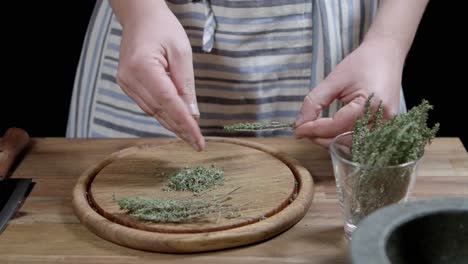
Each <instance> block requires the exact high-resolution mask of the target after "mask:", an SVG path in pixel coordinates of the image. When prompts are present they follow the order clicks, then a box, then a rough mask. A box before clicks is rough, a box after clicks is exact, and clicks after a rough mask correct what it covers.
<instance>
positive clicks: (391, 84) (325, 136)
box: [294, 39, 404, 146]
mask: <svg viewBox="0 0 468 264" xmlns="http://www.w3.org/2000/svg"><path fill="white" fill-rule="evenodd" d="M403 62H404V55H403V53H402V52H400V51H399V50H398V48H397V46H396V45H393V43H392V41H385V40H383V39H370V40H368V41H365V42H363V43H362V44H361V46H359V47H358V48H357V49H356V50H355V51H353V52H352V53H351V54H349V55H348V56H347V57H346V58H345V59H344V60H343V61H342V62H341V63H340V64H338V65H337V66H336V68H335V69H334V70H333V71H332V72H331V73H330V74H329V75H328V76H327V78H326V79H325V80H323V81H322V82H321V83H319V84H318V85H317V86H316V87H315V88H314V89H313V90H312V91H311V92H310V93H309V94H308V95H307V96H306V97H305V99H304V102H303V104H302V107H301V110H300V113H299V115H298V117H297V119H296V122H295V126H296V129H295V132H294V133H295V136H296V137H297V138H303V137H306V138H309V139H311V140H312V141H314V142H315V143H318V144H320V145H323V146H328V145H329V144H330V142H331V140H332V139H333V138H334V137H335V136H337V135H339V134H341V133H343V132H346V131H350V130H352V128H353V125H354V123H355V121H356V119H358V118H359V117H360V116H361V115H362V113H363V110H364V104H365V102H366V100H367V97H368V96H369V95H370V94H372V93H373V94H374V98H373V100H372V102H371V111H372V112H375V111H376V110H377V108H378V104H379V101H380V100H382V106H383V118H384V119H390V118H391V117H392V116H394V115H395V114H397V112H398V109H399V102H400V85H401V75H402V70H403ZM334 99H339V100H341V101H342V102H343V104H344V106H343V107H342V108H341V109H340V110H339V111H338V112H336V114H335V115H334V116H333V117H324V118H318V117H319V114H320V111H321V110H322V109H323V108H325V107H326V106H328V105H329V104H330V103H331V102H332V101H333V100H334Z"/></svg>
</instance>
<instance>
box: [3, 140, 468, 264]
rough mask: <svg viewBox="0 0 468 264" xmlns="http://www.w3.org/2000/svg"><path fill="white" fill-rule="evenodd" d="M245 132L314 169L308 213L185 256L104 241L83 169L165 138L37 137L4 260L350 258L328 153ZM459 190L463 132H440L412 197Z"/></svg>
mask: <svg viewBox="0 0 468 264" xmlns="http://www.w3.org/2000/svg"><path fill="white" fill-rule="evenodd" d="M243 139H244V140H252V141H255V142H259V143H264V144H267V145H269V146H275V147H276V148H277V149H279V150H281V151H283V152H285V153H286V154H288V155H289V156H290V157H292V158H295V159H297V160H298V161H299V162H300V163H301V164H302V165H304V166H305V167H306V168H307V169H308V170H309V171H310V172H311V174H312V175H313V178H314V181H315V195H314V199H313V203H312V206H311V207H310V209H309V212H308V213H307V215H306V216H305V217H304V218H303V219H302V220H301V221H300V222H299V223H297V224H296V225H295V226H294V227H292V228H291V229H289V230H288V231H286V232H284V233H282V234H280V235H279V236H276V237H274V238H273V239H270V240H267V241H265V242H262V243H258V244H255V245H250V246H245V247H241V248H236V249H228V250H223V251H216V252H209V253H197V254H180V255H174V254H158V253H152V252H145V251H138V250H133V249H129V248H125V247H122V246H118V245H116V244H113V243H111V242H108V241H106V240H103V239H101V238H99V237H97V236H96V235H94V234H93V233H92V232H90V231H88V230H87V229H86V228H85V227H84V226H82V225H81V224H80V222H79V221H78V219H77V218H76V216H75V214H74V213H73V209H72V206H71V199H72V198H71V195H72V188H73V187H74V185H75V182H76V180H77V178H78V176H79V175H80V174H81V173H83V172H84V170H85V169H86V168H88V167H89V166H91V165H93V164H95V163H96V162H98V161H99V160H101V159H102V158H104V157H105V156H106V155H108V154H110V153H112V152H115V151H117V150H120V149H122V148H126V147H130V146H132V145H134V144H137V143H147V142H148V143H149V142H150V143H164V142H166V139H63V138H36V139H34V144H33V146H32V147H31V149H30V150H29V151H28V152H27V153H26V155H25V157H24V158H23V160H22V162H21V163H20V164H19V165H18V167H17V168H16V170H15V172H14V174H13V176H12V177H15V178H33V180H34V181H35V182H36V186H35V187H34V189H33V191H32V193H31V194H30V196H29V197H28V199H27V201H26V202H25V204H24V205H23V206H22V208H21V210H20V211H19V213H18V214H17V216H16V218H14V219H13V220H11V221H10V223H9V225H8V226H7V228H6V230H5V231H4V232H3V233H2V234H0V263H112V264H115V263H160V262H162V263H167V262H171V263H172V262H176V263H243V264H246V263H259V262H265V263H348V260H347V246H348V244H347V242H346V240H345V239H344V237H343V234H344V232H343V223H342V217H341V214H340V211H339V208H338V199H337V193H336V190H335V181H334V177H333V173H332V167H331V161H330V156H329V154H328V152H327V151H326V150H324V149H323V148H321V147H319V146H317V145H314V144H312V143H310V142H309V141H306V140H295V139H292V138H243ZM310 153H315V154H314V155H310ZM311 156H313V157H311ZM456 196H465V197H466V196H468V154H467V151H466V150H465V149H464V147H463V145H462V143H461V142H460V140H459V139H458V138H437V139H436V140H435V141H434V142H433V143H432V144H431V145H430V146H428V148H427V150H426V155H425V158H424V160H423V162H422V164H421V167H420V171H419V175H418V178H417V180H416V185H415V189H414V192H413V195H412V199H430V198H435V197H456Z"/></svg>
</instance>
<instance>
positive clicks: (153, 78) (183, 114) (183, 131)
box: [117, 59, 205, 151]
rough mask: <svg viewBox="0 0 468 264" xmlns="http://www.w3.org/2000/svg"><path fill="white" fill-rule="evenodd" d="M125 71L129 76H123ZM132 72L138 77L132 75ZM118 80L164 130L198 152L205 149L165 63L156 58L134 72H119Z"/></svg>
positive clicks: (141, 65) (136, 68)
mask: <svg viewBox="0 0 468 264" xmlns="http://www.w3.org/2000/svg"><path fill="white" fill-rule="evenodd" d="M121 72H123V73H125V74H120V73H121ZM129 72H133V73H134V74H132V75H130V74H128V73H129ZM117 80H118V83H119V86H120V87H121V88H122V89H123V91H124V92H125V93H126V94H127V95H128V96H130V97H131V98H132V99H133V100H134V101H135V102H136V103H137V104H138V106H139V107H140V108H141V109H142V110H143V111H145V112H146V113H147V114H148V115H150V116H153V117H155V118H156V119H157V120H158V121H159V123H160V124H161V125H162V126H163V127H165V128H166V129H168V130H170V131H173V132H174V133H175V134H176V135H177V136H178V137H180V138H181V139H183V140H184V141H186V142H187V143H189V144H190V145H191V146H192V147H193V148H194V149H195V150H197V151H201V150H203V149H204V148H205V141H204V138H203V136H202V135H201V132H200V128H199V126H198V124H197V122H196V121H195V119H194V118H193V117H192V116H191V115H190V113H189V110H188V108H187V107H186V106H185V103H184V101H183V100H182V99H181V98H180V97H179V95H178V93H177V90H176V88H175V87H174V84H173V83H172V80H171V79H170V78H169V77H168V76H167V74H166V71H165V69H164V66H163V63H162V62H160V61H159V60H157V59H156V60H152V61H151V62H146V64H139V66H138V67H136V66H135V67H132V70H131V71H129V70H125V71H123V70H122V71H120V70H119V74H118V78H117Z"/></svg>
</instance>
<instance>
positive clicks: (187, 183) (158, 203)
mask: <svg viewBox="0 0 468 264" xmlns="http://www.w3.org/2000/svg"><path fill="white" fill-rule="evenodd" d="M223 184H224V171H223V170H222V169H219V168H215V167H214V165H212V166H211V167H208V168H205V167H203V166H195V167H185V168H184V169H182V170H180V171H177V172H176V173H174V174H173V175H172V176H170V177H169V182H168V183H167V187H168V188H169V189H170V190H173V191H190V192H192V193H193V194H194V195H199V194H200V193H202V192H203V191H207V190H211V189H213V188H214V187H216V186H219V185H223ZM230 193H232V192H230ZM230 193H228V194H226V195H224V196H222V197H218V198H215V197H214V196H212V195H210V196H209V198H207V197H208V196H205V198H203V197H200V198H197V199H189V198H185V199H168V198H145V197H138V196H137V197H124V198H121V199H116V198H115V197H113V199H114V201H116V202H117V204H118V205H119V207H120V209H121V210H125V211H127V213H128V214H129V215H130V216H132V217H135V218H137V219H139V220H144V221H151V222H164V223H183V222H189V221H191V220H196V219H201V218H204V217H207V216H208V215H210V214H217V215H218V217H219V216H222V217H224V218H236V217H239V216H240V215H241V214H240V212H239V209H238V208H235V207H233V206H232V205H230V204H227V203H226V202H227V201H228V200H230V199H231V198H230V197H229V196H228V195H229V194H230Z"/></svg>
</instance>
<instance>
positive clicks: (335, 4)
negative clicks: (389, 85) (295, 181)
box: [67, 0, 404, 137]
mask: <svg viewBox="0 0 468 264" xmlns="http://www.w3.org/2000/svg"><path fill="white" fill-rule="evenodd" d="M166 2H167V4H168V6H169V8H170V9H171V10H172V11H173V13H174V14H175V15H176V17H177V18H178V19H179V21H180V22H181V24H182V25H183V26H184V28H185V31H186V32H187V35H188V37H189V39H190V42H191V45H192V49H193V63H194V70H195V87H196V93H197V100H198V105H199V109H200V117H201V120H200V127H201V130H202V133H203V135H205V136H244V135H254V136H273V135H290V133H291V132H290V131H275V132H271V131H270V132H258V133H256V134H242V133H233V132H229V133H226V132H225V131H223V129H222V127H223V125H226V124H231V123H235V122H256V121H284V122H293V121H294V120H295V118H296V115H297V113H298V111H299V110H300V107H301V104H302V101H303V99H304V97H305V96H306V95H307V93H309V92H310V90H311V89H312V87H314V86H315V85H316V84H317V83H318V82H320V81H321V80H323V79H324V77H325V76H326V75H327V74H328V73H330V71H331V70H332V69H333V68H334V67H335V66H336V65H337V64H338V63H339V62H340V61H341V60H342V59H343V57H344V56H346V55H347V54H348V53H349V52H351V51H352V50H353V49H355V48H356V47H357V46H358V45H359V43H360V42H361V40H362V39H363V36H364V34H365V32H366V30H367V29H368V27H369V25H370V23H371V21H372V18H373V17H374V16H375V13H376V11H377V4H378V3H377V2H378V1H377V0H257V1H248V0H238V1H232V0H210V1H209V0H204V1H193V0H192V1H190V0H170V1H166ZM121 35H122V28H121V25H120V24H119V22H118V21H117V20H116V18H115V16H114V15H113V14H112V10H111V8H110V6H109V5H108V2H107V1H101V0H99V1H97V3H96V7H95V10H94V12H93V15H92V18H91V21H90V24H89V27H88V31H87V34H86V38H85V42H84V45H83V50H82V54H81V58H80V61H79V65H78V69H77V73H76V78H75V84H74V90H73V95H72V100H71V106H70V113H69V120H68V125H67V137H161V136H168V137H171V136H174V134H173V133H172V132H170V131H167V130H166V129H165V128H164V127H162V126H161V125H160V124H159V123H158V122H157V121H156V120H155V119H154V118H153V117H151V116H148V115H147V114H145V113H144V112H143V111H142V110H141V109H140V108H139V107H138V106H137V105H136V104H135V103H134V102H133V101H132V100H131V99H130V98H129V97H128V96H127V95H126V94H125V93H124V92H123V91H122V90H121V89H120V87H119V86H118V85H117V83H116V75H117V65H118V59H119V45H120V39H121ZM402 101H403V102H404V99H403V97H402ZM402 106H403V107H404V104H402ZM339 107H340V103H339V102H336V101H335V102H333V103H332V105H330V107H328V108H326V109H324V110H323V111H322V113H321V115H322V116H332V115H333V114H334V113H335V112H336V111H337V110H338V109H339Z"/></svg>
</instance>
